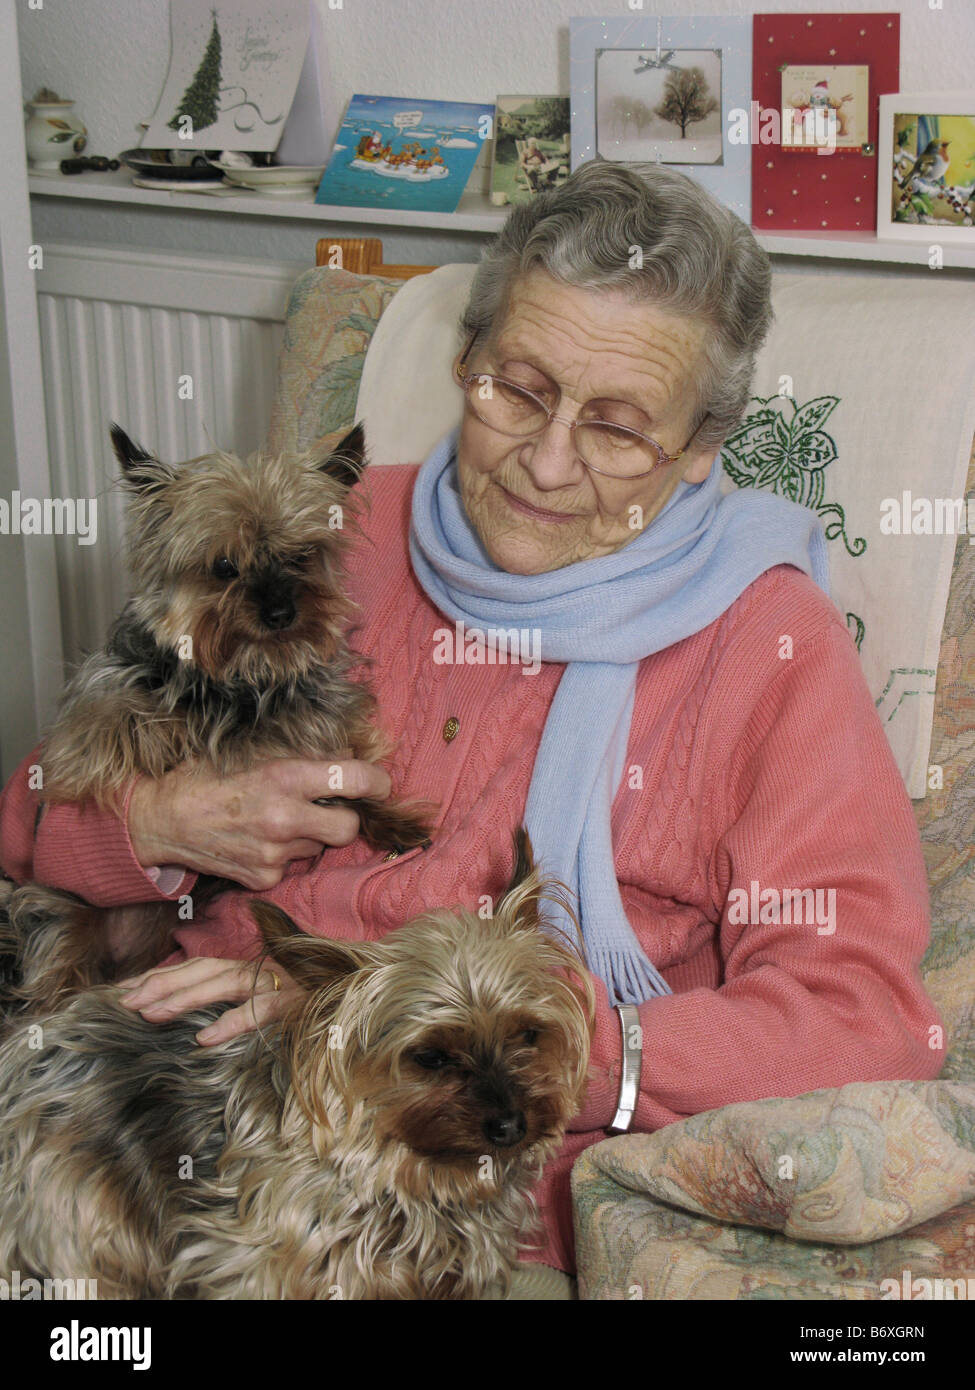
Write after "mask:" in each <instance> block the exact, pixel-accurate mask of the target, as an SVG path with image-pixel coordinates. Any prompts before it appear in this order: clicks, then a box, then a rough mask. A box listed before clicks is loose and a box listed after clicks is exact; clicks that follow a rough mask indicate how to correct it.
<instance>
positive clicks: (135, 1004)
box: [119, 956, 306, 1047]
mask: <svg viewBox="0 0 975 1390" xmlns="http://www.w3.org/2000/svg"><path fill="white" fill-rule="evenodd" d="M255 969H256V962H254V961H246V960H218V959H215V958H213V957H210V956H198V957H194V958H193V959H192V960H185V961H181V962H180V964H179V965H166V966H162V967H159V968H157V969H156V970H149V971H147V972H146V973H145V974H143V975H137V976H133V977H132V978H131V979H128V980H121V981H120V982H119V983H120V984H122V985H125V986H127V987H128V989H129V992H128V993H127V994H124V995H123V996H122V998H121V1000H120V1001H119V1002H120V1003H122V1004H124V1005H125V1007H126V1008H127V1009H137V1010H138V1012H139V1013H140V1014H141V1015H142V1017H143V1018H145V1019H147V1020H148V1021H149V1022H150V1023H168V1022H169V1020H170V1019H172V1018H176V1017H177V1015H179V1014H185V1013H189V1012H190V1011H191V1010H193V1009H200V1008H202V1007H203V1006H204V1005H206V1004H217V1003H222V1002H224V1001H227V1002H230V1003H237V1002H238V1001H239V1000H244V1001H246V1002H244V1003H243V1004H242V1005H241V1006H240V1007H239V1008H236V1009H228V1010H227V1012H226V1013H225V1014H221V1016H220V1018H218V1019H217V1021H216V1023H211V1024H209V1026H208V1027H206V1028H203V1029H201V1030H200V1032H199V1033H197V1035H196V1041H197V1042H198V1043H200V1045H201V1046H202V1047H212V1046H213V1045H214V1044H215V1043H222V1042H227V1041H228V1039H230V1038H236V1037H237V1036H238V1035H239V1034H240V1033H247V1032H250V1031H251V1030H252V1029H254V1028H257V1027H263V1026H264V1025H265V1024H266V1023H273V1022H274V1021H275V1020H277V1019H279V1018H283V1017H284V1015H285V1014H286V1013H288V1012H290V1010H291V1008H292V1007H293V1005H294V1004H295V1003H296V1002H297V1001H298V999H300V998H304V997H305V994H306V991H305V990H304V989H302V987H301V985H299V984H296V982H295V981H294V980H293V979H292V978H291V976H290V975H289V974H288V972H287V971H286V970H284V969H282V967H281V966H280V965H277V964H276V963H275V962H274V961H273V960H270V959H266V960H263V961H262V962H261V966H260V971H259V973H258V975H257V980H256V981H255V979H254V972H255ZM275 980H277V982H278V985H279V988H277V989H275Z"/></svg>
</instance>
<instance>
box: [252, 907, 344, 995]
mask: <svg viewBox="0 0 975 1390" xmlns="http://www.w3.org/2000/svg"><path fill="white" fill-rule="evenodd" d="M250 910H251V916H252V917H253V918H254V921H255V922H256V923H257V925H258V926H259V927H260V929H261V939H262V940H263V942H264V946H265V948H266V950H267V952H268V954H269V955H271V956H273V957H274V959H275V960H276V961H277V962H278V964H279V965H283V966H284V968H285V970H287V972H288V974H289V975H290V976H291V978H292V979H293V980H295V981H297V983H298V984H300V985H301V986H302V987H303V988H304V989H307V990H318V989H321V988H322V987H323V986H324V985H328V984H332V983H334V982H335V981H336V980H339V979H341V978H342V977H343V976H345V975H351V974H353V973H354V972H355V971H356V970H361V969H362V968H363V967H364V966H366V965H368V964H369V963H370V959H371V958H370V956H369V951H368V947H367V946H365V945H364V944H363V945H360V944H359V943H357V942H354V941H333V940H332V939H331V937H324V936H310V935H309V934H308V932H303V931H302V930H301V928H300V927H299V926H297V924H296V923H295V922H293V921H292V920H291V918H290V917H289V916H288V914H287V913H286V912H283V911H282V910H281V908H280V907H276V906H275V905H274V903H268V902H262V901H256V902H252V903H251V904H250Z"/></svg>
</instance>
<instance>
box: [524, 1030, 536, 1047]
mask: <svg viewBox="0 0 975 1390" xmlns="http://www.w3.org/2000/svg"><path fill="white" fill-rule="evenodd" d="M521 1040H522V1042H523V1043H524V1044H525V1046H526V1047H534V1046H535V1044H536V1043H537V1042H538V1029H537V1028H526V1029H525V1031H524V1033H522V1035H521Z"/></svg>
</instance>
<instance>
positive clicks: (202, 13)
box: [142, 0, 310, 152]
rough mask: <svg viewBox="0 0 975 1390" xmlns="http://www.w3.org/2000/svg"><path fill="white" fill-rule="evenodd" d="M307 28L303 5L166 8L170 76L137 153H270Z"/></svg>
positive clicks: (192, 0)
mask: <svg viewBox="0 0 975 1390" xmlns="http://www.w3.org/2000/svg"><path fill="white" fill-rule="evenodd" d="M309 21H310V10H309V6H308V0H220V3H219V4H215V5H213V6H212V7H210V6H206V5H201V4H200V3H199V0H170V28H171V43H172V47H171V54H170V60H169V72H168V74H167V76H166V82H165V85H164V86H163V91H162V96H161V97H160V98H159V104H158V106H157V107H156V111H155V114H154V115H153V118H152V120H151V121H150V123H149V127H148V129H147V130H146V133H145V135H144V136H143V140H142V145H143V148H145V149H160V150H179V149H185V150H203V149H205V150H247V151H249V152H260V151H269V150H274V149H276V148H277V146H278V142H279V141H280V139H281V135H282V132H283V130H284V125H285V122H286V120H287V118H288V112H289V111H290V109H291V103H292V101H293V100H294V95H295V89H296V88H297V86H298V77H299V75H300V73H301V68H302V63H303V61H304V57H305V50H306V49H307V47H308V36H309Z"/></svg>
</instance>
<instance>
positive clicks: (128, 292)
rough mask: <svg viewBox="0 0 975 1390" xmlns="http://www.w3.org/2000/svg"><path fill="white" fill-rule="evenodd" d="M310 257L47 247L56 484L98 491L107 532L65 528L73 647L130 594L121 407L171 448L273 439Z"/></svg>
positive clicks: (71, 656) (98, 638)
mask: <svg viewBox="0 0 975 1390" xmlns="http://www.w3.org/2000/svg"><path fill="white" fill-rule="evenodd" d="M306 268H307V267H302V266H300V265H290V264H289V265H267V264H265V263H262V262H251V261H243V260H233V261H231V260H218V259H216V258H209V257H187V256H175V255H152V254H149V253H146V252H142V251H140V252H133V251H131V250H127V249H126V248H112V247H104V246H98V247H68V246H46V247H44V264H43V268H42V269H40V270H39V271H38V285H37V289H38V310H39V314H40V329H41V351H42V360H43V371H44V394H45V402H46V410H47V428H48V441H49V447H50V459H51V488H52V493H53V495H54V496H56V497H61V498H90V497H97V499H98V510H97V518H98V531H97V542H96V543H95V544H92V545H79V544H78V540H77V538H76V537H74V536H60V537H58V538H57V551H58V583H59V590H60V603H61V624H62V630H63V634H64V649H65V657H66V659H67V660H68V661H69V662H70V661H75V660H77V658H78V657H79V656H80V655H81V653H82V652H84V651H87V650H90V649H91V648H93V647H97V646H100V645H101V643H102V642H103V641H104V637H105V633H106V630H107V628H108V626H109V623H110V622H111V620H112V618H113V617H114V616H115V614H116V613H117V612H118V610H119V609H120V608H121V606H122V604H123V602H124V601H125V598H126V596H127V591H126V584H125V576H124V573H123V546H122V543H123V528H122V496H121V492H120V489H119V487H118V485H117V481H116V480H117V476H118V466H117V464H116V461H115V457H114V454H113V452H112V448H111V443H110V441H109V436H108V427H109V424H110V423H111V422H112V421H113V420H115V421H117V422H118V423H119V424H120V425H121V426H122V428H123V429H124V430H125V431H126V433H127V434H129V435H131V436H132V438H133V439H135V440H137V441H138V442H139V443H141V444H144V445H145V446H146V448H147V449H149V450H150V451H151V452H153V453H156V454H158V455H159V457H160V458H163V459H168V460H180V459H187V458H194V457H196V456H197V455H199V454H204V453H208V452H209V451H210V449H212V448H214V447H219V448H222V449H229V450H233V451H235V452H237V453H249V452H251V451H252V450H254V449H257V448H260V446H261V445H262V444H263V442H264V438H265V434H266V432H267V424H268V417H269V413H270V406H271V398H272V394H273V390H274V381H275V375H276V370H277V358H278V351H279V348H280V345H281V337H282V331H283V329H282V325H283V322H284V316H285V309H286V306H287V301H288V292H289V290H290V288H291V286H292V284H293V283H294V281H295V279H296V278H297V276H298V275H299V274H300V273H301V271H302V269H306Z"/></svg>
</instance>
